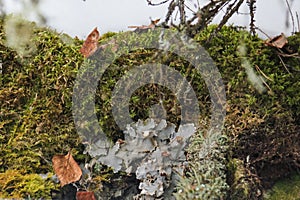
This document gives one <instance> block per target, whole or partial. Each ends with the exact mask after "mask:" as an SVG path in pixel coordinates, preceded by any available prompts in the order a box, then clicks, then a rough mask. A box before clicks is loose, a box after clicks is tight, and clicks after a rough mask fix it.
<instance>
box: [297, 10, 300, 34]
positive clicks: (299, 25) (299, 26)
mask: <svg viewBox="0 0 300 200" xmlns="http://www.w3.org/2000/svg"><path fill="white" fill-rule="evenodd" d="M296 18H297V24H298V32H299V33H300V21H299V15H298V12H296Z"/></svg>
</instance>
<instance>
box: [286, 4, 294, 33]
mask: <svg viewBox="0 0 300 200" xmlns="http://www.w3.org/2000/svg"><path fill="white" fill-rule="evenodd" d="M285 2H286V5H287V7H288V11H289V13H290V16H291V19H292V24H293V29H292V30H293V31H292V32H293V33H295V20H294V15H293V13H292V10H291V7H290V3H289V2H288V0H285ZM287 24H288V21H287Z"/></svg>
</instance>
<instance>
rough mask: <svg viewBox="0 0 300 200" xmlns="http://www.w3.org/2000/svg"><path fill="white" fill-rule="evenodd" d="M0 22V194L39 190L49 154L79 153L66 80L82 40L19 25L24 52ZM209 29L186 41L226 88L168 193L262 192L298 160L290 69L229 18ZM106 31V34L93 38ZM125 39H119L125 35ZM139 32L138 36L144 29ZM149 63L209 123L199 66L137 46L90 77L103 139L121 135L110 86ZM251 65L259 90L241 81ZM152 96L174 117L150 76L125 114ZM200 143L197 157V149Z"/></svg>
mask: <svg viewBox="0 0 300 200" xmlns="http://www.w3.org/2000/svg"><path fill="white" fill-rule="evenodd" d="M20 23H21V24H22V23H28V22H24V21H22V22H20ZM3 26H4V21H3V19H2V20H1V22H0V56H1V57H0V62H1V63H2V65H1V66H2V68H1V73H0V84H1V89H0V104H1V110H0V135H1V136H0V183H3V184H0V185H1V186H2V185H3V186H2V187H3V188H1V192H2V193H0V194H1V195H2V196H1V197H3V198H6V197H11V196H12V195H13V196H14V197H18V198H27V197H28V196H29V195H30V197H31V198H40V197H49V194H48V192H49V191H50V189H52V188H54V187H56V186H55V185H54V184H52V183H49V182H48V180H47V179H41V178H40V176H39V175H38V174H46V173H48V172H52V166H51V158H52V157H53V155H56V154H66V153H67V152H68V151H69V150H70V149H71V148H72V149H73V151H72V154H73V155H74V158H75V160H77V161H78V162H84V161H85V159H88V158H87V156H86V155H84V154H83V149H84V147H83V145H82V143H81V140H80V138H79V136H78V135H77V132H76V129H75V125H74V122H73V117H72V111H71V107H72V92H73V87H74V82H75V79H76V76H77V73H78V70H79V69H80V67H81V66H82V64H83V61H84V59H83V56H82V55H80V53H79V49H80V47H81V45H82V41H80V40H78V39H72V38H70V37H68V36H67V35H64V34H58V33H56V32H54V31H51V30H49V29H46V28H39V27H36V26H35V25H34V24H31V23H30V25H28V24H26V27H33V29H32V37H30V42H29V43H30V44H31V46H30V47H34V48H30V54H24V52H28V51H23V53H21V54H20V53H19V50H18V49H15V48H13V46H11V48H9V47H7V37H8V35H6V33H5V29H4V27H3ZM20 27H22V26H20ZM216 28H217V27H216V26H209V27H208V28H207V29H204V30H203V31H202V32H200V33H198V34H196V35H195V40H197V41H198V42H199V43H200V44H202V45H203V46H204V47H205V49H206V50H207V51H208V52H209V54H210V56H211V57H212V58H213V59H214V61H215V62H216V65H217V67H218V68H219V70H220V72H221V75H222V78H223V81H224V84H225V87H226V95H227V107H226V109H227V116H226V122H225V129H224V130H223V132H222V133H212V134H208V133H205V132H202V131H201V130H200V131H199V134H198V135H195V137H194V139H193V141H192V144H191V146H190V148H189V150H188V153H187V156H188V157H189V158H190V166H191V167H190V168H189V169H190V170H189V171H188V172H187V173H186V174H187V177H184V178H183V179H182V180H181V182H180V184H179V188H178V192H177V195H179V196H178V197H182V198H190V197H192V198H196V197H203V196H202V194H204V193H203V191H205V192H207V193H206V194H210V195H211V197H224V198H225V196H226V194H228V191H229V198H230V197H232V198H231V199H234V198H235V199H247V198H248V199H249V198H251V199H255V198H262V195H261V194H260V192H261V193H262V187H269V186H271V184H272V183H273V182H274V180H276V179H277V178H279V177H282V176H285V175H287V174H289V173H290V172H292V171H293V170H295V169H299V164H297V163H299V160H300V158H299V154H298V152H299V151H300V149H299V147H300V141H299V140H295V138H300V135H299V131H298V130H299V128H300V127H299V126H300V125H299V121H300V120H299V116H300V115H299V114H300V110H299V108H300V106H299V102H300V101H299V94H300V87H299V86H300V85H299V81H298V80H299V73H298V72H297V71H295V70H294V71H293V70H290V73H288V72H287V71H286V69H285V67H284V66H283V64H282V63H281V61H280V59H279V58H278V55H277V53H278V52H277V50H276V49H275V48H271V47H267V46H265V45H264V41H262V40H261V39H259V38H258V37H257V36H251V35H250V34H249V33H248V32H247V31H245V30H240V29H238V28H236V27H231V26H230V27H223V28H222V29H221V30H220V31H219V32H217V33H215V31H214V30H215V29H216ZM113 35H114V33H108V34H106V35H105V37H103V39H102V40H100V42H102V41H104V39H105V38H108V39H109V38H110V37H111V36H113ZM117 35H118V34H116V36H117ZM212 35H213V37H211V36H212ZM135 39H136V38H134V37H132V38H127V40H128V42H129V43H130V42H132V43H134V40H135ZM143 39H144V40H145V42H147V39H148V38H143ZM131 40H133V41H131ZM208 40H210V42H207V41H208ZM298 41H299V35H298V34H296V35H294V36H292V37H290V38H289V44H288V45H289V47H290V51H292V52H294V53H300V50H299V49H300V48H299V42H298ZM27 42H28V41H27ZM26 44H28V43H26V42H24V45H23V48H24V49H25V50H26V48H27V46H26ZM24 49H23V50H24ZM242 49H243V50H242ZM245 52H246V53H245ZM96 55H97V54H96ZM151 62H152V63H157V62H159V63H162V64H165V65H167V66H170V67H172V68H174V69H175V70H177V71H179V72H180V73H181V74H182V75H183V76H185V77H186V78H187V80H188V81H190V82H191V85H192V87H193V89H194V91H195V92H196V94H197V98H198V101H199V107H200V110H201V111H202V112H201V116H200V124H201V128H203V129H205V128H206V126H207V124H208V122H209V118H208V117H207V116H208V115H209V114H210V107H211V103H210V101H209V93H208V90H207V88H206V86H205V82H204V80H203V78H202V77H201V74H199V73H197V71H196V70H195V68H194V67H193V66H191V65H190V64H189V62H188V61H186V60H183V59H182V58H180V57H179V56H177V55H175V54H173V53H170V52H167V53H165V52H164V53H162V52H159V51H157V50H153V49H138V50H136V51H133V52H128V54H127V55H123V56H121V57H119V58H116V59H115V61H114V63H112V64H111V65H110V66H109V68H108V69H107V70H106V71H105V73H104V74H103V77H102V79H101V80H100V81H99V85H100V86H99V87H98V89H97V92H96V95H95V97H96V111H97V116H98V119H99V124H100V126H101V127H102V128H103V130H104V131H105V133H107V135H108V137H109V138H110V139H111V140H113V141H117V140H118V139H119V138H122V137H124V135H123V133H122V131H121V130H120V129H119V128H118V126H117V124H116V123H115V121H114V119H113V116H112V114H111V106H110V103H111V95H112V94H111V91H112V90H113V87H114V85H115V84H116V83H117V81H118V80H119V79H120V77H122V76H123V75H124V74H126V72H127V71H128V70H130V69H131V68H132V67H134V66H136V65H142V64H145V63H151ZM284 62H285V63H286V64H287V65H288V66H290V67H291V68H289V69H292V68H294V69H299V62H298V60H297V58H296V57H293V58H291V59H290V58H288V57H286V58H284ZM249 66H250V68H249ZM253 74H254V76H255V77H256V78H258V80H263V81H261V83H262V84H261V86H262V88H264V89H263V90H257V85H256V84H253V81H251V77H252V76H253ZM250 75H251V76H250ZM159 102H162V104H163V106H164V108H165V109H166V111H167V120H168V121H170V122H171V123H174V124H177V125H178V124H179V123H180V114H181V113H180V105H179V104H178V101H177V100H176V98H175V96H174V94H172V92H171V91H170V90H168V89H167V88H164V87H161V86H158V85H155V84H149V85H146V86H144V87H142V88H139V89H138V90H137V91H136V92H135V93H134V94H133V96H132V97H131V99H130V116H131V117H132V119H133V120H135V121H137V120H138V119H146V118H148V117H149V110H150V109H151V107H152V106H153V105H155V104H157V103H159ZM200 133H201V134H200ZM210 137H214V138H210ZM207 141H209V142H207ZM205 144H207V145H208V146H209V147H208V146H205ZM212 144H214V145H213V146H210V145H212ZM207 148H209V151H207V154H206V156H204V157H203V156H202V157H201V155H202V154H201V153H203V152H205V151H206V150H207ZM99 171H101V170H99ZM9 174H10V175H9ZM9 176H11V177H9ZM226 178H227V180H228V181H227V182H226V181H225V180H226ZM239 180H243V181H239ZM180 185H181V186H182V187H181V186H180ZM203 185H204V186H205V190H204V189H203ZM29 186H30V189H29ZM9 188H15V189H14V190H13V191H12V190H11V189H9ZM181 189H182V190H181ZM25 190H27V192H25ZM104 190H105V189H104ZM12 192H14V193H12Z"/></svg>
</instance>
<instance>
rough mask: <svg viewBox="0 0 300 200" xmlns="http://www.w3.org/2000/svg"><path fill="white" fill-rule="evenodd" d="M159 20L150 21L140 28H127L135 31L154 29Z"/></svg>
mask: <svg viewBox="0 0 300 200" xmlns="http://www.w3.org/2000/svg"><path fill="white" fill-rule="evenodd" d="M159 20H160V19H156V20H151V23H150V24H149V25H142V26H128V28H135V29H136V30H143V29H151V28H155V26H156V24H157V23H158V22H159Z"/></svg>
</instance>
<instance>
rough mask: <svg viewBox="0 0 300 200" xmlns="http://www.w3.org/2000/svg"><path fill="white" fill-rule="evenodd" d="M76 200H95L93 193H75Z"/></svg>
mask: <svg viewBox="0 0 300 200" xmlns="http://www.w3.org/2000/svg"><path fill="white" fill-rule="evenodd" d="M76 200H96V198H95V195H94V192H89V191H78V192H77V193H76Z"/></svg>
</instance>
